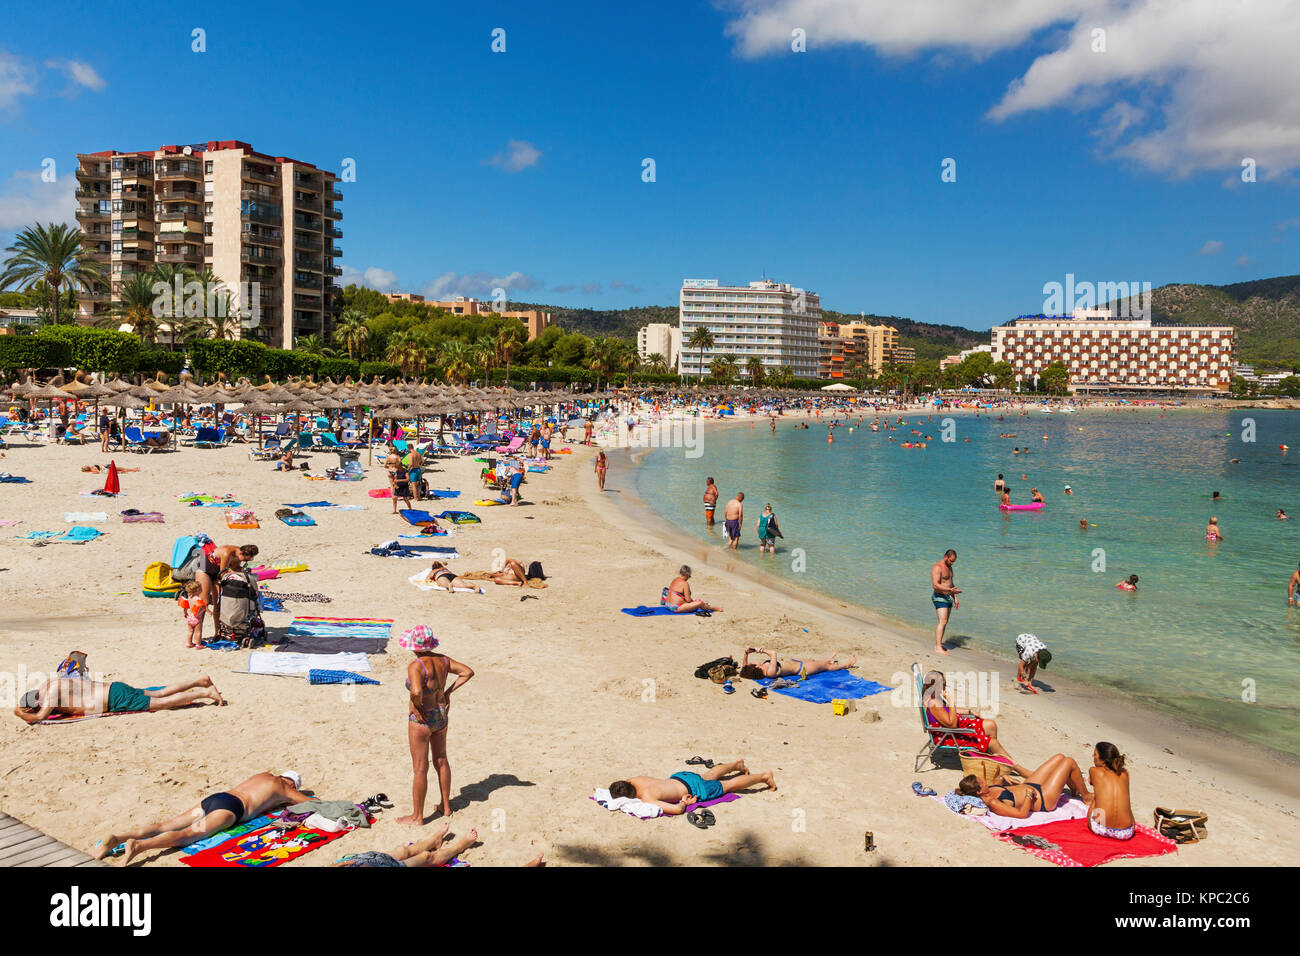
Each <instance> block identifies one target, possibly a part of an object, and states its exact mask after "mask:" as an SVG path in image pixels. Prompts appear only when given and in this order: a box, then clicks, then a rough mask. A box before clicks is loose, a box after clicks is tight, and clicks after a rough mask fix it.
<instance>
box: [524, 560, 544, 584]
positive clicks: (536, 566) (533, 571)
mask: <svg viewBox="0 0 1300 956" xmlns="http://www.w3.org/2000/svg"><path fill="white" fill-rule="evenodd" d="M534 578H536V579H540V580H542V581H545V580H546V575H545V574H543V573H542V562H540V561H529V562H528V580H530V581H532V580H533V579H534Z"/></svg>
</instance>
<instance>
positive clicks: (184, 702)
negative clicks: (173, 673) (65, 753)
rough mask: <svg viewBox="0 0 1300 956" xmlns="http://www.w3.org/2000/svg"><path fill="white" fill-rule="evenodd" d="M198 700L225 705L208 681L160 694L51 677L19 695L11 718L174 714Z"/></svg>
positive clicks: (166, 689)
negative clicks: (178, 709)
mask: <svg viewBox="0 0 1300 956" xmlns="http://www.w3.org/2000/svg"><path fill="white" fill-rule="evenodd" d="M200 700H211V701H215V702H216V703H217V704H218V705H221V704H224V703H225V700H224V699H223V698H222V696H221V694H220V693H219V692H218V691H217V688H216V686H215V685H214V684H213V683H212V678H210V677H200V678H199V679H198V680H191V681H185V682H184V683H181V684H172V685H171V686H170V687H164V688H162V689H161V690H141V689H140V688H138V687H132V686H131V685H130V684H124V683H122V682H121V681H114V682H113V683H111V684H105V683H103V682H102V681H97V680H81V679H79V678H67V677H53V678H51V679H50V680H48V681H46V682H45V683H44V684H43V685H41V686H40V687H38V688H37V689H36V690H29V691H28V692H27V693H25V694H23V696H22V699H21V700H20V701H19V702H18V706H17V707H15V708H14V716H16V717H17V718H18V719H19V720H22V721H24V722H26V723H29V724H36V723H40V722H41V721H42V720H47V719H49V718H50V717H52V716H55V715H59V716H63V717H102V716H104V715H105V714H138V713H143V712H144V711H153V710H175V709H176V708H178V707H188V706H189V705H190V704H193V703H195V702H196V701H200Z"/></svg>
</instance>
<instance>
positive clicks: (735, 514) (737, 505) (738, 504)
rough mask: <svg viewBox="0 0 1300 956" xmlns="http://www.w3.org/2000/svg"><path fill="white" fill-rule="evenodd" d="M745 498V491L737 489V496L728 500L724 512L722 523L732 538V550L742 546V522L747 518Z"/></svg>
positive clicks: (728, 535)
mask: <svg viewBox="0 0 1300 956" xmlns="http://www.w3.org/2000/svg"><path fill="white" fill-rule="evenodd" d="M744 500H745V493H744V492H743V491H737V492H736V497H734V498H732V499H731V500H730V501H728V502H727V507H726V509H725V510H723V512H722V523H723V525H724V526H725V527H726V529H727V537H728V538H729V539H730V542H731V543H730V545H729V547H730V548H731V550H732V551H736V550H739V548H740V523H741V522H742V521H744V520H745V506H744V504H742V502H744Z"/></svg>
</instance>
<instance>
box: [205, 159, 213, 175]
mask: <svg viewBox="0 0 1300 956" xmlns="http://www.w3.org/2000/svg"><path fill="white" fill-rule="evenodd" d="M203 173H204V175H205V176H211V175H212V160H210V159H209V160H207V161H205V162H204V163H203Z"/></svg>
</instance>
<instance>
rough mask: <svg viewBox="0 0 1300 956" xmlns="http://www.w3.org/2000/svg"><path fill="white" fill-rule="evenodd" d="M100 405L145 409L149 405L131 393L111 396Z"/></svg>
mask: <svg viewBox="0 0 1300 956" xmlns="http://www.w3.org/2000/svg"><path fill="white" fill-rule="evenodd" d="M100 404H101V405H112V406H113V407H114V408H144V407H145V405H146V404H147V403H146V402H145V401H144V399H142V398H138V397H136V396H135V395H132V394H131V393H130V392H118V393H117V394H116V395H109V396H108V397H107V398H105V399H103V400H102V401H101V402H100Z"/></svg>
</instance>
